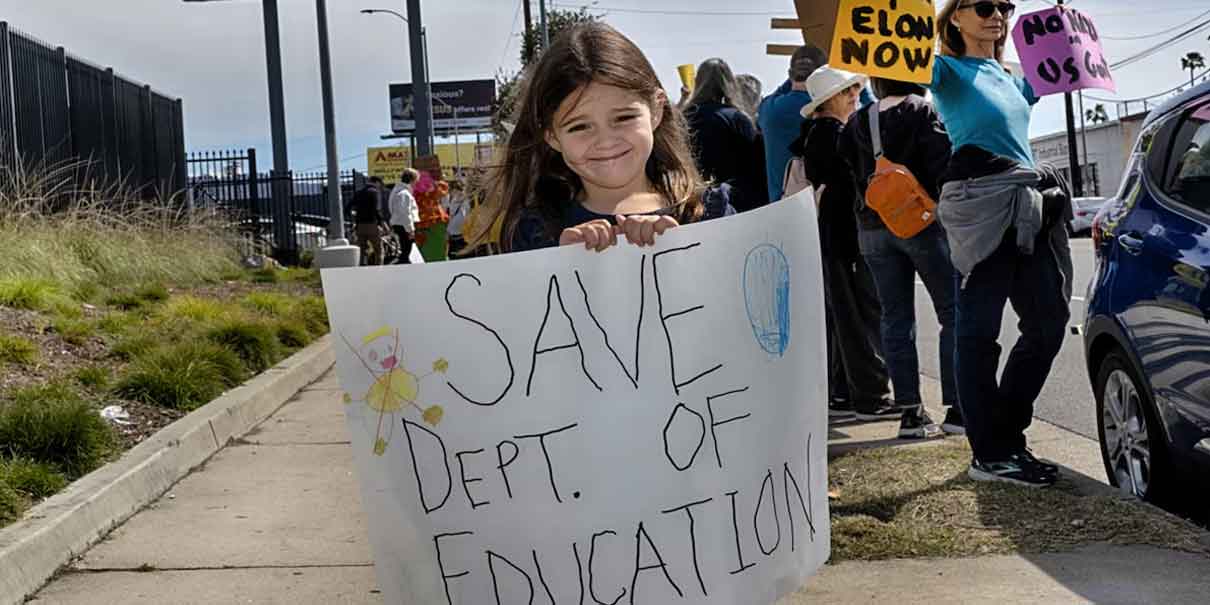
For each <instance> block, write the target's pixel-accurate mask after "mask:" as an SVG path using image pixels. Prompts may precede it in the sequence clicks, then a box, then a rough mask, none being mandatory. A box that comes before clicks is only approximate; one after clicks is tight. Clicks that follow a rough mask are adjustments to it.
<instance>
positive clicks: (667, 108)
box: [470, 23, 734, 252]
mask: <svg viewBox="0 0 1210 605" xmlns="http://www.w3.org/2000/svg"><path fill="white" fill-rule="evenodd" d="M517 107H518V108H519V114H518V116H517V121H516V128H515V129H514V130H513V132H512V135H511V136H510V137H509V139H508V143H507V149H506V152H505V153H504V154H503V157H504V161H503V162H501V163H500V164H499V165H497V166H496V167H495V168H494V170H493V174H492V176H491V183H490V185H489V187H488V191H489V194H488V199H489V200H491V202H490V203H492V204H493V207H492V213H491V214H490V215H489V217H485V219H486V220H481V221H480V220H477V221H476V227H477V228H476V230H475V232H474V233H473V234H472V235H471V239H470V243H471V245H472V246H476V245H478V244H479V243H480V242H484V241H486V240H487V239H488V238H490V229H491V226H492V225H493V224H495V223H496V219H497V218H498V217H502V219H503V237H502V241H503V245H504V247H505V249H506V251H514V252H515V251H520V250H532V249H536V248H544V247H549V246H554V245H583V246H584V247H586V248H588V249H593V250H598V251H601V250H605V249H606V248H608V247H610V246H612V245H614V244H616V243H617V240H618V236H619V235H624V236H625V238H626V239H627V241H629V242H631V243H632V244H638V245H650V244H653V243H654V242H655V239H656V237H657V236H658V235H660V234H663V233H664V232H666V231H667V230H668V229H670V228H673V227H676V226H677V225H680V224H684V223H690V222H695V221H698V220H702V219H707V218H712V217H716V216H722V215H725V214H729V213H732V212H734V210H732V209H731V208H730V206H729V203H728V198H729V189H730V188H729V187H727V186H725V185H724V186H721V187H715V188H710V189H706V188H704V187H703V185H702V183H701V180H700V177H699V176H698V173H697V169H696V168H695V167H694V164H693V158H692V156H691V155H690V152H689V143H688V136H687V134H686V129H685V124H684V121H683V118H682V117H681V115H680V112H678V111H676V110H675V109H674V108H673V107H672V105H671V103H670V102H669V100H668V98H667V96H666V95H665V94H664V91H663V89H662V88H661V87H660V80H659V78H658V77H657V76H656V73H655V70H654V69H653V68H652V67H651V64H650V63H649V62H648V61H647V58H646V57H645V56H643V53H642V51H640V50H639V48H638V47H637V46H635V45H634V43H633V42H631V41H630V40H629V39H627V38H626V37H625V36H623V35H622V34H621V33H619V32H618V31H617V30H615V29H613V28H612V27H610V26H608V25H605V24H603V23H585V24H581V25H576V26H575V27H573V28H572V29H570V30H568V32H567V33H564V34H562V35H560V36H559V37H558V39H557V40H556V41H555V42H554V43H553V44H552V45H551V47H550V49H549V50H547V51H546V52H544V53H543V54H542V58H541V59H540V60H539V61H538V63H537V65H536V66H534V68H533V71H532V73H531V75H530V76H529V78H528V79H527V81H526V84H525V87H524V90H523V91H522V92H521V96H520V100H519V101H518V103H517Z"/></svg>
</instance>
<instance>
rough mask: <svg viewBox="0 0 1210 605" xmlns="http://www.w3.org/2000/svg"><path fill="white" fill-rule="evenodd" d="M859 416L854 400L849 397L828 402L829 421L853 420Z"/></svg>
mask: <svg viewBox="0 0 1210 605" xmlns="http://www.w3.org/2000/svg"><path fill="white" fill-rule="evenodd" d="M856 417H857V414H856V412H854V411H853V402H852V401H849V400H848V399H832V400H831V401H829V402H828V422H836V421H842V420H852V419H854V418H856Z"/></svg>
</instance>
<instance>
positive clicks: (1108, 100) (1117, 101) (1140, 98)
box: [1084, 69, 1210, 103]
mask: <svg viewBox="0 0 1210 605" xmlns="http://www.w3.org/2000/svg"><path fill="white" fill-rule="evenodd" d="M1208 75H1210V69H1207V70H1206V71H1203V72H1202V73H1200V74H1198V75H1196V76H1194V77H1193V79H1194V80H1197V79H1198V78H1204V77H1206V76H1208ZM1184 87H1185V85H1184V84H1180V85H1177V86H1173V87H1172V88H1169V89H1168V90H1165V91H1164V92H1157V93H1155V94H1153V95H1148V96H1145V97H1138V98H1135V99H1103V98H1101V97H1094V96H1092V95H1090V94H1085V95H1084V98H1085V99H1092V100H1093V101H1101V102H1102V103H1141V102H1143V101H1150V100H1151V99H1154V98H1157V97H1162V96H1164V95H1168V94H1172V93H1174V92H1176V91H1178V90H1180V89H1182V88H1184Z"/></svg>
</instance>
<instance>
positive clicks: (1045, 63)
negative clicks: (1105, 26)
mask: <svg viewBox="0 0 1210 605" xmlns="http://www.w3.org/2000/svg"><path fill="white" fill-rule="evenodd" d="M1013 43H1014V44H1016V46H1017V55H1018V56H1019V57H1020V58H1021V65H1022V67H1024V69H1025V78H1026V79H1027V80H1029V83H1030V85H1031V86H1033V89H1034V92H1035V93H1036V94H1037V95H1038V96H1044V95H1052V94H1056V93H1062V92H1072V91H1076V90H1081V89H1084V88H1100V89H1102V90H1111V91H1114V92H1116V91H1117V87H1116V86H1115V85H1114V83H1113V76H1112V75H1111V74H1110V73H1109V62H1108V61H1106V60H1105V53H1104V52H1102V50H1101V38H1100V35H1099V34H1097V28H1096V26H1095V25H1093V23H1092V19H1089V18H1088V16H1087V15H1085V14H1084V13H1081V12H1079V11H1076V10H1072V9H1070V8H1065V9H1062V10H1060V9H1058V8H1048V9H1046V10H1041V11H1038V12H1036V13H1029V14H1028V15H1022V16H1021V18H1020V19H1018V20H1017V26H1016V27H1014V28H1013Z"/></svg>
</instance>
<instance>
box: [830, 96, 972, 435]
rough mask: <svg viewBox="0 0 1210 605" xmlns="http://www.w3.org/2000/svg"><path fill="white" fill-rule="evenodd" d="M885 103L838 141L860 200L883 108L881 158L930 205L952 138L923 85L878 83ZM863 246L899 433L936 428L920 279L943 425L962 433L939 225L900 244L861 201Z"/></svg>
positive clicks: (945, 249) (856, 118)
mask: <svg viewBox="0 0 1210 605" xmlns="http://www.w3.org/2000/svg"><path fill="white" fill-rule="evenodd" d="M872 83H873V87H874V94H875V95H877V96H878V98H879V99H881V101H879V102H878V103H877V104H872V105H870V107H868V108H866V109H865V110H863V111H859V112H857V113H856V114H854V115H853V117H852V118H850V119H849V122H848V124H847V125H846V126H845V129H844V131H843V132H842V133H841V138H840V155H841V156H842V157H843V158H844V159H845V161H847V162H848V164H849V166H850V167H852V169H853V176H854V177H855V178H856V184H857V194H858V199H859V200H862V199H864V198H865V195H866V185H867V183H868V182H869V180H870V177H871V176H873V175H874V172H875V164H876V158H875V154H874V145H873V138H872V136H871V132H872V131H871V124H870V118H871V112H873V111H878V112H879V115H878V122H879V135H880V137H879V138H880V146H881V148H882V154H883V157H886V158H887V159H888V160H890V161H891V162H895V163H896V164H901V165H903V166H905V167H906V168H907V169H908V170H909V171H910V172H911V175H912V176H913V177H914V178H915V179H916V180H917V181H918V182H919V183H920V184H921V186H922V187H923V189H924V191H925V192H926V193H927V194H928V195H929V197H930V198H931V199H932V200H936V199H937V197H938V194H939V193H940V191H939V190H940V187H941V176H942V173H944V171H945V168H946V165H947V164H948V163H949V159H950V140H949V135H947V134H946V132H945V127H944V126H942V124H941V119H940V117H939V116H938V115H937V112H936V110H935V109H933V106H932V105H931V104H930V103H929V102H928V101H927V100H925V98H924V97H925V94H926V91H925V89H924V87H923V86H921V85H919V84H912V83H909V82H898V81H895V80H885V79H881V78H874V79H873V82H872ZM857 222H858V243H859V245H860V248H861V255H862V257H864V258H865V262H866V264H867V265H868V266H869V268H870V272H871V273H872V274H873V276H874V285H875V286H876V287H877V290H878V300H879V303H880V304H881V306H882V321H881V332H882V350H883V353H884V355H885V357H886V365H887V369H888V370H889V371H890V374H891V385H892V386H893V387H894V392H895V405H896V406H898V407H899V408H900V409H901V410H903V419H902V420H901V422H900V425H899V436H900V437H905V438H922V437H929V436H932V435H934V434H936V433H937V432H939V431H938V427H937V426H936V425H935V424H934V423H933V420H932V418H930V417H929V415H928V413H927V412H926V411H924V406H923V405H922V402H923V399H922V398H921V396H920V362H919V359H918V357H917V354H916V296H915V295H916V284H915V276H916V274H919V275H920V279H921V280H922V281H923V282H924V286H925V288H926V289H927V290H928V293H929V296H931V297H932V299H933V309H934V310H935V311H936V313H937V319H938V321H939V322H940V323H941V355H940V359H941V402H942V404H943V405H945V406H947V410H948V411H947V412H946V421H947V422H946V426H949V427H950V428H951V430H952V431H954V432H957V431H960V430H961V427H962V420H961V418H962V416H961V412H960V409H959V408H958V407H957V405H956V404H957V402H958V390H957V385H956V383H955V381H954V289H955V283H954V266H953V265H952V264H950V256H949V245H948V244H947V242H946V239H945V231H944V230H943V229H942V227H941V224H940V223H937V222H935V221H934V222H933V223H932V224H931V225H929V226H928V227H926V228H925V229H924V230H923V231H921V232H920V233H918V234H917V235H915V236H913V237H911V238H908V239H903V238H900V237H898V236H896V235H895V234H894V233H892V232H891V231H890V230H889V229H888V228H887V225H886V224H885V223H884V222H883V220H882V218H881V217H880V216H879V214H878V213H877V212H875V211H874V210H873V209H871V208H870V207H867V206H866V205H865V204H861V205H860V208H859V209H858V212H857Z"/></svg>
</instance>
